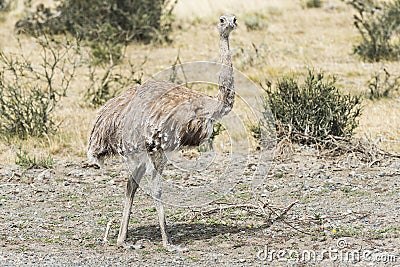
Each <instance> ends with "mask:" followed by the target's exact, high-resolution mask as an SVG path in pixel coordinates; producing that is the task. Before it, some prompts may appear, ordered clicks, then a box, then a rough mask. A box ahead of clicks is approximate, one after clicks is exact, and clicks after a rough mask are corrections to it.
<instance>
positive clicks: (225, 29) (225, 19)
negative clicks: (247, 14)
mask: <svg viewBox="0 0 400 267" xmlns="http://www.w3.org/2000/svg"><path fill="white" fill-rule="evenodd" d="M236 27H237V24H236V16H235V15H222V16H221V17H220V18H219V23H218V31H219V35H220V36H221V37H224V38H227V37H229V34H230V33H231V32H232V31H233V30H234V29H236Z"/></svg>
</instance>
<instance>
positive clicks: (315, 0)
mask: <svg viewBox="0 0 400 267" xmlns="http://www.w3.org/2000/svg"><path fill="white" fill-rule="evenodd" d="M321 6H322V0H307V1H306V7H307V8H320V7H321Z"/></svg>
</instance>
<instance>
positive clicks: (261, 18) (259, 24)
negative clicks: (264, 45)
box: [244, 12, 268, 31]
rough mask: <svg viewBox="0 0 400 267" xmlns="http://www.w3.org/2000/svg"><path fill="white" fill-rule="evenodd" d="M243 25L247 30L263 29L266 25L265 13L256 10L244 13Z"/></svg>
mask: <svg viewBox="0 0 400 267" xmlns="http://www.w3.org/2000/svg"><path fill="white" fill-rule="evenodd" d="M244 25H246V29H247V30H248V31H258V30H264V29H265V28H267V27H268V23H267V21H266V17H265V15H264V14H261V13H258V12H253V13H247V14H244Z"/></svg>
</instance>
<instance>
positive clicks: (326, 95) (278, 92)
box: [266, 70, 361, 143]
mask: <svg viewBox="0 0 400 267" xmlns="http://www.w3.org/2000/svg"><path fill="white" fill-rule="evenodd" d="M335 82H336V79H335V78H334V77H329V78H328V79H326V78H324V74H323V73H317V74H315V73H314V72H313V71H312V70H310V71H309V72H308V75H307V77H306V79H305V81H304V83H303V84H299V82H298V81H297V80H296V79H294V78H292V77H283V78H281V79H279V81H278V83H277V85H276V88H272V84H270V83H269V84H268V86H267V88H266V95H267V98H266V105H268V106H269V107H270V108H271V110H272V113H273V115H274V117H275V120H276V123H277V132H278V135H280V136H282V135H285V136H287V135H289V138H290V139H291V140H292V141H295V142H299V143H313V142H316V141H317V140H323V139H325V138H327V137H329V136H339V137H350V136H351V135H352V133H353V130H354V129H355V128H356V127H357V125H358V122H357V119H358V117H359V116H360V113H361V107H360V97H357V96H350V95H346V94H342V93H341V92H340V91H339V90H338V88H337V87H336V85H335Z"/></svg>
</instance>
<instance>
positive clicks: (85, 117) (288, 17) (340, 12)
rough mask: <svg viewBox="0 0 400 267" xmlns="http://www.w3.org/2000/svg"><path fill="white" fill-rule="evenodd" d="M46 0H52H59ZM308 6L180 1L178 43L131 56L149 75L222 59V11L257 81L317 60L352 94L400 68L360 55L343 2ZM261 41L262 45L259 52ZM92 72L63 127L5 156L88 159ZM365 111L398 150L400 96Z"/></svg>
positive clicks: (363, 124)
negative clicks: (254, 23)
mask: <svg viewBox="0 0 400 267" xmlns="http://www.w3.org/2000/svg"><path fill="white" fill-rule="evenodd" d="M22 2H23V1H20V0H18V1H15V5H16V7H15V9H14V10H13V11H12V12H11V13H10V14H9V15H7V16H4V17H3V18H1V22H0V29H1V30H0V49H1V50H3V51H5V52H6V53H10V52H12V53H18V49H17V39H16V36H15V35H14V29H13V27H14V24H15V22H16V21H17V20H18V19H19V18H22V17H23V16H24V9H23V7H22ZM33 2H34V4H37V3H39V2H43V3H45V4H48V5H51V4H53V1H49V0H48V1H33ZM327 2H328V1H325V6H324V8H318V9H305V8H304V7H303V2H302V1H296V0H279V1H277V0H275V1H272V0H271V1H261V0H248V1H240V0H233V1H229V0H220V1H211V0H207V1H191V0H180V1H178V4H177V6H176V8H175V13H174V14H175V16H176V20H175V23H174V28H173V32H172V35H171V37H172V39H173V42H172V43H171V44H164V45H158V44H157V45H156V44H151V45H144V44H131V45H130V46H129V47H128V50H127V58H128V59H130V60H131V61H133V62H137V64H138V65H139V64H140V63H141V62H142V61H144V60H145V59H146V58H147V62H146V64H145V65H144V67H143V70H142V71H143V74H144V76H143V78H144V79H146V78H149V77H151V76H152V75H153V74H154V73H156V72H158V71H160V70H163V69H165V68H167V67H169V66H171V65H172V64H173V63H174V61H175V59H176V56H177V55H178V53H179V56H180V59H181V61H182V62H188V61H197V60H216V59H218V33H217V30H216V26H215V24H216V22H217V21H218V17H219V15H220V14H222V13H234V14H235V15H236V16H237V18H238V24H239V27H238V29H237V30H236V31H235V32H234V33H233V35H232V38H231V48H232V50H233V53H234V55H235V56H234V66H235V67H236V68H238V69H239V70H240V71H242V72H243V73H244V74H246V75H248V76H249V77H250V78H251V79H252V80H254V81H255V82H256V83H263V82H265V81H266V80H271V81H275V80H276V79H278V78H279V77H281V76H282V75H284V74H288V73H292V74H305V73H306V72H307V69H308V68H309V67H311V68H314V69H316V70H322V71H324V72H325V73H326V74H329V75H336V76H337V77H338V84H339V85H340V88H341V89H342V90H343V91H344V92H346V93H352V94H365V93H367V92H368V88H367V81H368V80H369V79H370V78H371V76H372V74H373V73H375V72H377V71H378V70H379V69H380V68H381V67H382V66H385V67H386V68H387V69H388V70H389V71H390V72H391V73H393V74H397V75H399V74H400V66H399V63H398V62H383V63H365V62H362V61H361V60H360V59H359V58H358V57H357V56H355V55H353V54H352V47H353V45H354V44H355V43H356V42H357V40H358V39H359V38H360V37H359V35H358V32H357V30H356V29H355V27H354V26H353V18H352V17H353V12H354V11H353V10H352V9H351V7H349V6H347V5H346V4H345V3H344V2H343V1H339V0H338V1H331V3H332V5H333V8H328V3H327ZM256 12H257V13H259V14H262V15H263V16H264V17H265V20H266V22H267V24H268V26H267V27H266V28H265V29H263V30H260V31H248V30H247V29H246V27H245V25H244V23H243V21H244V20H245V19H246V17H249V16H252V15H254V13H256ZM19 38H21V42H22V45H23V48H24V52H25V53H26V54H28V55H29V57H30V58H31V59H32V60H33V61H35V60H39V55H38V54H37V49H36V48H37V46H36V44H35V42H34V39H32V38H30V37H26V36H19ZM253 44H254V45H255V46H256V47H257V48H258V49H259V57H256V56H255V53H254V48H253ZM87 83H88V78H87V76H85V75H77V76H76V78H75V80H74V82H73V84H72V87H71V89H70V90H69V92H68V93H67V97H65V98H64V99H63V100H62V101H61V102H60V103H59V106H58V107H57V108H56V111H55V116H56V118H57V120H58V122H59V123H60V126H59V131H58V132H57V133H56V134H55V135H51V136H49V137H48V138H44V139H39V140H38V139H33V138H30V139H28V140H25V141H21V140H12V142H11V144H9V143H5V142H2V143H1V144H0V162H2V163H3V164H12V163H14V161H15V153H16V151H17V150H18V148H19V147H22V148H24V149H25V150H28V151H29V152H30V153H32V154H34V155H48V154H51V155H52V156H53V157H54V158H56V159H63V160H66V161H70V160H71V161H76V160H84V158H85V151H86V144H87V138H88V134H89V131H90V127H91V125H92V123H93V121H94V119H95V116H96V110H94V109H90V108H88V107H85V105H83V94H84V90H85V84H87ZM363 106H364V108H363V114H362V116H361V119H360V126H359V127H358V128H357V130H356V135H357V136H359V137H366V138H369V139H371V140H373V141H374V142H377V143H378V144H379V145H381V146H382V147H384V148H385V149H387V150H390V151H396V152H400V141H399V140H400V120H399V115H398V114H399V111H400V100H399V98H398V97H397V98H396V97H394V98H388V99H383V100H378V101H370V100H367V99H364V101H363Z"/></svg>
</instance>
